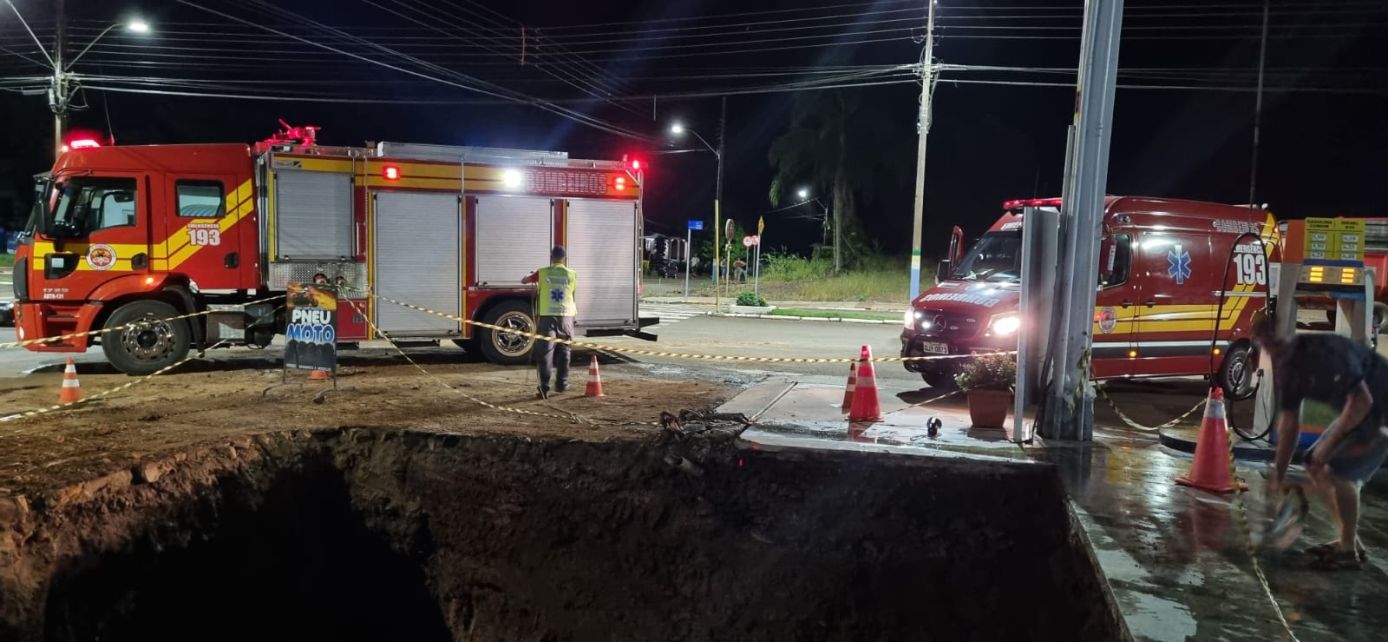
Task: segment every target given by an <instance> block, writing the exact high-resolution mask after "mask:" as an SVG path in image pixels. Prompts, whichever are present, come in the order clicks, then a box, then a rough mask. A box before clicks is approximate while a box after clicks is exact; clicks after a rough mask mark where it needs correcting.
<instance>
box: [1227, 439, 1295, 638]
mask: <svg viewBox="0 0 1388 642" xmlns="http://www.w3.org/2000/svg"><path fill="white" fill-rule="evenodd" d="M1224 441H1225V442H1226V443H1228V444H1229V479H1232V480H1234V507H1235V508H1237V509H1238V514H1239V529H1240V530H1241V531H1242V532H1243V541H1244V544H1245V545H1246V546H1247V547H1248V559H1249V560H1250V561H1252V562H1253V576H1254V577H1256V578H1258V584H1259V585H1261V586H1262V587H1263V595H1265V596H1267V598H1268V602H1269V603H1271V604H1272V610H1273V612H1274V613H1276V614H1277V621H1278V622H1279V623H1280V624H1281V625H1282V629H1283V630H1284V631H1286V632H1287V638H1288V639H1290V640H1291V641H1292V642H1300V641H1299V640H1298V639H1297V637H1296V632H1295V631H1292V625H1291V623H1290V622H1288V621H1287V616H1286V615H1285V614H1283V613H1282V605H1281V604H1279V603H1278V602H1277V596H1275V595H1273V594H1272V584H1270V583H1268V577H1267V575H1266V574H1264V573H1263V565H1262V564H1261V563H1259V562H1258V544H1257V542H1254V541H1253V529H1252V528H1249V526H1248V506H1247V504H1245V503H1244V501H1243V495H1244V493H1247V492H1248V489H1247V488H1244V487H1243V485H1241V484H1239V481H1238V480H1239V469H1238V466H1237V465H1236V463H1235V460H1234V439H1233V436H1232V435H1226V439H1225V440H1224Z"/></svg>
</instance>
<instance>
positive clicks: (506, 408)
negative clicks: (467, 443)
mask: <svg viewBox="0 0 1388 642" xmlns="http://www.w3.org/2000/svg"><path fill="white" fill-rule="evenodd" d="M343 300H344V301H346V302H347V304H348V305H350V306H352V309H353V310H355V311H356V312H357V313H358V314H360V315H361V316H362V318H363V319H365V320H366V323H367V325H369V326H371V331H372V332H375V333H376V334H378V335H380V336H382V337H384V338H385V339H386V340H389V341H391V345H392V346H395V349H396V351H398V352H399V353H400V356H402V357H404V358H405V360H406V361H408V362H409V363H410V365H412V366H414V367H415V368H416V369H417V370H419V371H420V372H421V373H423V374H424V375H425V376H427V377H429V378H430V379H433V380H434V382H436V383H438V384H439V385H440V386H443V387H444V388H447V389H448V390H451V391H453V392H455V393H457V394H459V395H461V396H462V397H463V398H464V399H467V400H468V401H471V402H473V403H475V404H477V405H479V406H482V407H484V408H488V409H491V410H497V411H500V412H509V413H512V414H517V415H528V416H531V417H544V418H546V419H559V420H563V421H571V422H582V423H587V424H589V425H593V424H595V423H597V422H595V421H593V420H591V419H586V418H583V417H580V416H578V415H575V414H573V413H569V414H567V415H559V414H551V413H545V412H536V411H534V410H527V409H525V408H516V407H513V406H503V405H500V404H494V403H491V402H489V401H486V400H483V399H478V398H477V397H474V396H472V395H470V394H468V393H466V392H463V391H462V390H459V389H457V388H454V387H453V386H451V385H448V382H446V381H444V380H443V379H441V378H439V377H438V375H435V374H434V373H432V372H429V371H428V370H426V369H425V368H424V366H421V365H419V362H417V361H415V360H414V359H412V358H410V355H409V353H407V352H405V351H404V350H402V349H401V348H400V346H396V345H395V342H394V341H393V340H391V339H390V335H388V334H386V333H385V332H384V331H383V330H381V329H380V327H378V326H377V325H376V323H375V322H374V321H372V320H371V316H370V315H368V314H365V313H364V312H363V311H362V309H361V308H358V307H357V304H356V302H354V301H352V300H351V299H343ZM620 423H623V424H632V423H633V422H630V421H623V422H620ZM640 425H643V426H658V425H660V424H657V423H644V422H643V423H640Z"/></svg>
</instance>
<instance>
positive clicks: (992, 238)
mask: <svg viewBox="0 0 1388 642" xmlns="http://www.w3.org/2000/svg"><path fill="white" fill-rule="evenodd" d="M1024 207H1039V208H1057V209H1058V208H1059V207H1060V199H1033V200H1024V201H1008V202H1007V203H1004V210H1005V213H1004V214H1003V216H1002V218H1000V219H998V221H997V222H996V223H994V224H993V226H992V228H991V229H989V230H988V232H987V233H986V234H984V235H983V236H982V237H981V238H980V239H979V240H978V241H977V242H976V243H975V244H974V246H973V247H972V248H971V249H969V250H968V251H967V252H960V253H958V256H955V257H951V260H947V261H944V262H942V264H941V267H940V270H939V272H938V274H937V283H936V285H935V287H933V288H931V289H929V290H927V291H926V292H924V293H922V294H921V295H920V296H919V297H917V298H916V300H915V301H913V302H912V304H911V309H910V310H908V311H907V313H906V318H905V319H904V323H905V328H904V329H903V331H902V333H901V354H902V356H928V355H966V354H970V353H974V352H991V351H999V350H1015V349H1016V345H1017V337H1016V335H1017V333H1018V332H1019V331H1021V330H1023V329H1024V328H1036V329H1038V330H1040V331H1044V329H1045V326H1046V325H1047V324H1048V321H1047V320H1041V321H1040V322H1038V323H1035V324H1033V323H1029V322H1028V320H1025V319H1021V318H1019V317H1018V312H1017V306H1018V299H1019V296H1020V289H1021V271H1020V266H1021V257H1022V225H1023V224H1024V221H1023V216H1022V210H1023V208H1024ZM1103 222H1104V223H1103V235H1102V240H1101V245H1100V254H1099V257H1100V269H1099V274H1097V275H1095V278H1096V283H1097V287H1098V295H1097V301H1096V305H1095V308H1094V326H1093V335H1092V336H1093V353H1092V359H1091V366H1090V367H1091V371H1092V373H1093V376H1094V377H1096V378H1101V379H1103V378H1118V377H1165V376H1185V375H1205V374H1208V373H1209V370H1210V364H1211V357H1212V356H1213V357H1214V363H1215V365H1216V367H1217V370H1216V376H1217V377H1218V378H1219V381H1220V383H1221V384H1222V385H1223V386H1224V387H1225V392H1226V393H1227V394H1229V395H1230V396H1231V397H1232V398H1239V399H1242V398H1247V397H1248V396H1250V395H1251V394H1252V393H1253V391H1254V388H1255V383H1256V382H1255V381H1254V380H1253V377H1252V373H1253V371H1254V368H1255V366H1256V361H1253V360H1252V359H1253V358H1252V351H1253V347H1252V344H1251V342H1250V340H1249V338H1248V336H1249V330H1250V328H1249V326H1250V324H1251V317H1252V314H1253V313H1254V312H1256V311H1257V310H1260V309H1262V308H1263V306H1264V305H1265V302H1266V292H1267V283H1268V281H1267V279H1268V273H1269V267H1270V259H1271V260H1275V256H1274V254H1275V253H1276V252H1277V249H1276V248H1277V239H1278V229H1277V225H1276V222H1275V220H1274V219H1273V217H1272V215H1271V214H1269V213H1268V212H1267V211H1266V210H1263V209H1258V208H1250V207H1248V206H1235V205H1221V204H1216V203H1204V202H1198V201H1186V200H1176V199H1165V198H1145V197H1128V196H1125V197H1109V198H1108V199H1107V200H1106V205H1105V211H1104V217H1103ZM1248 232H1251V233H1254V234H1257V235H1259V237H1260V238H1262V240H1263V241H1264V243H1263V244H1259V243H1257V242H1253V241H1251V240H1250V239H1245V241H1244V242H1243V243H1240V245H1239V247H1238V248H1236V249H1235V248H1233V245H1234V242H1235V240H1236V239H1237V238H1238V237H1239V236H1240V235H1242V234H1244V233H1248ZM1231 249H1234V250H1235V251H1234V252H1233V255H1232V257H1233V258H1232V261H1233V263H1232V264H1231V265H1229V267H1228V275H1229V277H1228V278H1229V285H1228V286H1225V285H1224V284H1223V283H1222V282H1221V279H1222V278H1224V275H1225V263H1226V262H1228V261H1230V260H1231V259H1230V256H1231V252H1230V251H1231ZM1264 253H1266V254H1264ZM1226 290H1227V292H1226ZM1221 296H1223V298H1224V299H1225V301H1224V308H1223V316H1222V317H1219V319H1218V324H1219V339H1218V343H1217V344H1216V346H1215V348H1214V355H1211V345H1210V340H1211V337H1212V334H1213V332H1214V330H1215V323H1216V317H1217V316H1218V310H1219V304H1220V299H1221ZM958 365H959V360H955V359H941V360H933V361H907V362H905V366H906V369H907V370H910V371H913V372H918V373H920V374H921V376H922V377H923V378H924V379H925V382H926V383H927V384H929V385H931V386H947V385H950V384H952V383H953V375H954V374H955V371H956V369H957V368H958Z"/></svg>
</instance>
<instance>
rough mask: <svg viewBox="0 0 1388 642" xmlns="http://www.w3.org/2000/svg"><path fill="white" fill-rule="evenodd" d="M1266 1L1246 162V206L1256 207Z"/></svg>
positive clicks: (1265, 53) (1264, 61) (1264, 60)
mask: <svg viewBox="0 0 1388 642" xmlns="http://www.w3.org/2000/svg"><path fill="white" fill-rule="evenodd" d="M1268 2H1269V0H1263V41H1262V43H1261V44H1260V45H1258V94H1257V96H1258V97H1257V98H1256V99H1254V103H1253V152H1252V157H1251V158H1250V160H1249V162H1248V207H1250V208H1252V207H1256V206H1255V205H1254V203H1256V202H1257V201H1256V200H1255V199H1256V198H1257V193H1258V192H1257V187H1258V144H1259V142H1260V139H1261V138H1262V129H1263V68H1264V66H1265V64H1266V63H1267V56H1268Z"/></svg>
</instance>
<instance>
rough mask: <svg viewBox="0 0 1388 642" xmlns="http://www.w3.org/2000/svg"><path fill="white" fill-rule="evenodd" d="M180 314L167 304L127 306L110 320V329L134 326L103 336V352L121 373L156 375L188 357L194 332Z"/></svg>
mask: <svg viewBox="0 0 1388 642" xmlns="http://www.w3.org/2000/svg"><path fill="white" fill-rule="evenodd" d="M176 316H178V310H175V309H174V307H173V306H171V305H169V304H167V303H164V302H163V301H134V302H131V303H127V304H125V305H123V306H121V307H119V308H117V309H116V311H115V312H112V313H111V316H109V317H107V318H106V325H105V327H106V328H118V327H121V326H127V325H128V326H130V327H128V328H124V329H121V330H112V331H110V332H107V333H105V334H104V335H102V338H101V350H102V351H103V352H105V353H106V360H107V361H110V362H111V365H113V366H115V367H116V369H117V370H120V371H121V372H124V373H126V374H131V375H147V374H153V373H154V372H156V371H158V370H159V369H160V368H165V367H168V366H170V365H172V364H174V363H177V362H179V361H181V360H182V359H183V358H184V357H186V356H188V346H189V344H190V343H192V332H191V331H190V330H189V328H188V322H187V321H186V320H184V319H179V320H177V321H166V320H165V319H169V318H171V317H176Z"/></svg>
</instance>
